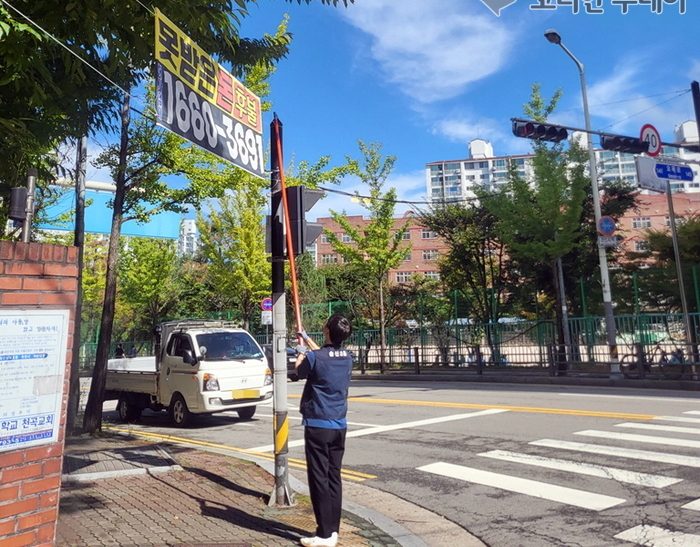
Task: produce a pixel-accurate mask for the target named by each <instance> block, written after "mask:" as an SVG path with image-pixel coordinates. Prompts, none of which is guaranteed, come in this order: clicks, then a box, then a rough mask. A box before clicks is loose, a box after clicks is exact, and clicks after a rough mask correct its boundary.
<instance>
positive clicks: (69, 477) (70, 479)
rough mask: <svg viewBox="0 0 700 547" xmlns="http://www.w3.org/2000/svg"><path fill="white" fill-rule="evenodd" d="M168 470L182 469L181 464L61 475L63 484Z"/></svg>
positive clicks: (155, 473)
mask: <svg viewBox="0 0 700 547" xmlns="http://www.w3.org/2000/svg"><path fill="white" fill-rule="evenodd" d="M168 471H182V467H181V466H179V465H159V466H157V467H149V468H145V467H142V468H139V469H124V470H122V471H100V472H98V473H70V474H66V475H61V484H78V483H81V482H94V481H97V480H100V479H113V478H115V477H127V476H129V475H157V474H159V473H167V472H168Z"/></svg>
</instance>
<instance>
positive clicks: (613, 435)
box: [574, 429, 700, 448]
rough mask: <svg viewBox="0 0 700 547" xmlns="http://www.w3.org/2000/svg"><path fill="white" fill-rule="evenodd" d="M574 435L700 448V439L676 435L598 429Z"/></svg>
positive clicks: (578, 432)
mask: <svg viewBox="0 0 700 547" xmlns="http://www.w3.org/2000/svg"><path fill="white" fill-rule="evenodd" d="M574 435H584V436H586V437H596V438H598V439H613V440H616V441H633V442H637V443H647V444H663V445H666V446H682V447H685V448H700V441H689V440H687V439H677V438H675V437H656V436H654V435H635V434H632V433H618V432H617V431H597V430H595V429H586V430H585V431H577V432H576V433H574Z"/></svg>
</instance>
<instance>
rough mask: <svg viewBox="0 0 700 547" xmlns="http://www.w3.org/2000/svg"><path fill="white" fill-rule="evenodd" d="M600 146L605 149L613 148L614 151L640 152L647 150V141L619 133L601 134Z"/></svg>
mask: <svg viewBox="0 0 700 547" xmlns="http://www.w3.org/2000/svg"><path fill="white" fill-rule="evenodd" d="M600 146H601V147H602V148H604V149H605V150H614V151H615V152H625V153H627V154H642V153H645V152H648V151H649V143H648V142H647V141H643V140H642V139H638V138H636V137H623V136H620V135H603V136H601V137H600Z"/></svg>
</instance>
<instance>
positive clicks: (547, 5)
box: [481, 0, 687, 17]
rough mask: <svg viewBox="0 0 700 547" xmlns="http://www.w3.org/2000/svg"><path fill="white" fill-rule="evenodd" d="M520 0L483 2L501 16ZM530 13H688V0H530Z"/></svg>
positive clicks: (482, 0)
mask: <svg viewBox="0 0 700 547" xmlns="http://www.w3.org/2000/svg"><path fill="white" fill-rule="evenodd" d="M517 1H518V0H481V2H482V3H483V4H484V5H485V6H486V7H487V8H488V9H489V10H491V12H492V13H493V14H494V15H495V16H497V17H500V16H501V11H503V10H504V9H505V8H507V7H508V6H512V5H513V4H515V3H516V2H517ZM529 1H530V4H529V6H528V8H529V9H530V11H550V10H556V9H558V8H564V9H569V10H570V11H571V12H572V13H573V15H578V14H579V13H584V14H593V15H601V14H603V13H605V10H606V8H611V9H613V8H615V9H616V10H617V11H619V12H620V13H622V14H623V15H625V14H627V13H630V8H636V7H647V8H649V9H650V10H651V12H652V13H653V14H656V15H661V14H662V13H663V12H664V8H669V7H675V8H676V9H677V10H678V13H680V14H681V15H684V14H685V13H686V2H687V0H529Z"/></svg>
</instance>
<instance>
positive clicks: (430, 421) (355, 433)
mask: <svg viewBox="0 0 700 547" xmlns="http://www.w3.org/2000/svg"><path fill="white" fill-rule="evenodd" d="M503 412H508V411H507V410H503V409H502V408H489V409H486V410H479V411H477V412H465V413H464V414H451V415H449V416H440V417H437V418H426V419H425V420H416V421H415V422H403V423H400V424H393V425H378V426H373V427H368V428H366V429H353V430H352V431H348V432H347V435H346V438H349V437H364V436H365V435H374V434H376V433H386V432H387V431H398V430H399V429H410V428H412V427H424V426H426V425H435V424H441V423H444V422H454V421H456V420H466V419H469V418H480V417H481V416H491V415H493V414H501V413H503ZM287 446H288V447H289V448H296V447H299V446H304V439H297V440H295V441H289V442H288V443H287ZM274 448H275V447H274V445H271V444H266V445H264V446H256V447H255V448H249V449H248V450H251V451H253V452H272V451H273V450H274Z"/></svg>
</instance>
